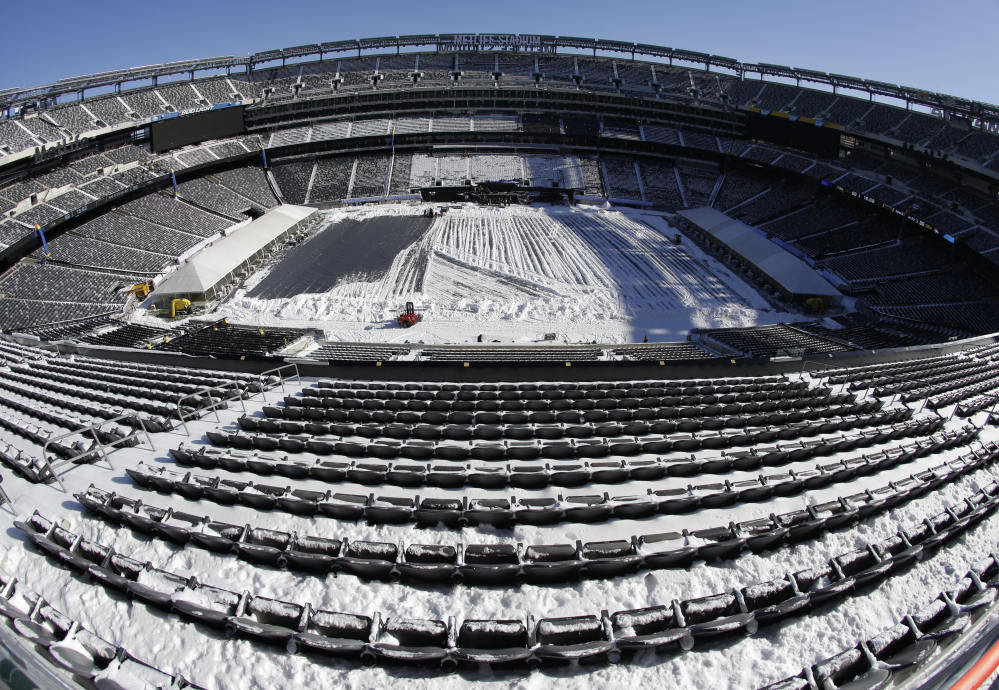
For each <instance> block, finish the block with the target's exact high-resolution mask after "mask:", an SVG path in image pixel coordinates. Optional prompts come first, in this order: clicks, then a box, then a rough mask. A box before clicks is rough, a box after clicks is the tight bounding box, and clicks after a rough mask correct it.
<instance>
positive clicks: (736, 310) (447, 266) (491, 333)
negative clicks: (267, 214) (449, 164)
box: [139, 204, 796, 344]
mask: <svg viewBox="0 0 999 690" xmlns="http://www.w3.org/2000/svg"><path fill="white" fill-rule="evenodd" d="M426 208H427V206H426V205H414V206H409V205H401V204H400V205H386V206H378V207H374V208H372V209H368V208H364V209H361V210H354V211H349V210H338V211H331V212H328V217H327V220H326V224H324V226H323V229H325V228H328V227H329V226H330V225H332V224H334V223H337V222H338V221H340V220H343V219H344V218H348V217H351V218H355V219H358V218H374V217H377V216H381V215H407V214H408V215H419V214H422V213H423V212H424V211H425V210H426ZM438 208H439V207H438ZM323 229H321V230H320V231H319V232H322V231H323ZM677 232H678V231H677V230H675V229H674V228H673V227H672V226H671V225H670V219H669V216H668V215H667V214H662V213H653V212H645V211H640V210H639V211H636V210H611V209H608V208H596V207H585V206H577V207H572V208H568V207H537V206H536V207H510V208H505V209H499V208H483V207H478V206H475V205H471V204H464V205H460V207H453V206H452V207H450V208H449V210H448V212H447V214H446V215H444V216H439V217H437V218H436V220H435V222H434V223H433V225H432V227H431V228H430V230H429V231H428V232H427V233H425V234H424V235H423V237H422V238H421V239H420V240H418V241H416V242H415V243H413V244H411V245H410V246H409V247H408V248H406V249H404V250H403V251H401V252H400V253H399V254H398V255H397V256H396V257H395V260H394V261H393V262H392V265H391V268H390V269H389V270H388V271H386V272H385V273H384V275H380V276H374V277H372V276H365V280H356V281H351V280H343V281H341V282H340V283H339V284H337V285H336V286H335V287H334V288H333V289H332V290H330V291H329V292H326V293H322V294H310V293H305V294H299V295H297V296H293V297H290V298H281V299H259V298H251V297H249V296H248V293H249V292H251V291H252V289H253V288H254V287H255V286H256V285H257V284H258V283H259V282H260V281H261V280H262V279H263V277H264V276H266V275H267V274H268V272H269V271H271V270H272V269H274V267H275V265H276V264H277V263H278V262H279V261H280V259H281V258H282V255H281V254H279V255H277V256H276V257H275V258H274V259H272V260H271V261H270V262H269V263H268V264H267V265H265V266H264V267H262V268H261V269H260V270H258V271H257V272H256V273H255V274H254V275H252V276H250V277H249V278H248V279H247V280H246V281H245V283H244V284H243V285H242V286H241V287H240V289H239V290H237V291H236V292H235V293H234V294H233V295H232V296H230V297H229V299H228V300H226V301H225V302H224V303H223V304H222V306H221V307H220V308H219V309H218V310H217V312H216V314H217V315H218V316H224V317H228V318H229V319H230V320H232V321H234V322H237V323H250V324H260V325H264V326H268V325H269V326H279V325H280V326H286V327H311V328H322V329H324V330H325V332H326V334H327V336H328V337H329V338H330V339H333V340H341V341H352V342H404V341H409V342H421V341H422V342H424V343H428V344H441V343H466V342H473V341H475V340H476V337H477V336H478V335H479V334H482V335H483V339H484V340H485V341H486V342H491V341H499V342H503V343H529V342H535V341H539V340H541V339H542V337H543V334H545V333H552V332H555V333H557V341H558V342H569V343H577V342H587V343H589V342H593V341H596V342H598V343H627V342H640V341H642V339H643V338H644V337H645V336H646V335H647V336H648V337H649V340H650V341H676V340H684V339H686V335H687V332H688V331H689V330H690V329H691V328H714V327H736V326H752V325H759V324H770V323H778V322H781V321H793V320H795V318H796V317H795V316H794V315H792V314H789V313H787V312H783V311H777V310H776V309H775V308H774V307H773V306H772V305H771V304H770V303H768V301H767V300H766V299H764V298H763V297H762V296H761V295H760V294H759V293H758V292H757V291H756V290H755V288H753V287H752V286H751V285H749V284H747V283H746V282H745V281H744V280H743V279H742V278H741V277H739V276H738V275H737V274H734V273H733V272H732V271H730V270H729V269H728V268H727V267H725V266H724V265H723V264H722V263H720V262H718V261H717V260H715V259H714V258H713V257H710V256H709V255H706V254H705V253H704V252H702V251H701V250H700V249H699V248H698V247H697V246H695V245H694V244H693V243H692V242H690V241H689V240H687V239H686V238H685V240H684V242H683V244H682V245H681V246H676V245H674V244H673V241H672V237H673V235H674V234H676V233H677ZM407 301H412V302H414V303H415V304H416V306H417V308H418V310H419V311H420V312H421V313H422V314H423V315H424V318H423V322H422V323H420V324H418V325H417V326H415V327H414V328H412V329H401V328H399V327H398V326H397V325H396V323H395V316H396V315H397V314H398V312H399V310H400V309H401V308H402V307H403V306H404V304H405V302H407ZM139 318H141V315H140V317H139Z"/></svg>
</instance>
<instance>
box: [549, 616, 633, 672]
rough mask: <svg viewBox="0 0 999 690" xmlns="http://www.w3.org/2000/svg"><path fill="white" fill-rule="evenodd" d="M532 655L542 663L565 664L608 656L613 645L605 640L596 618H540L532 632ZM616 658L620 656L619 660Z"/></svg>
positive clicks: (602, 628)
mask: <svg viewBox="0 0 999 690" xmlns="http://www.w3.org/2000/svg"><path fill="white" fill-rule="evenodd" d="M535 637H536V639H537V643H538V646H537V647H536V648H535V649H534V655H535V656H536V657H538V658H539V659H543V660H545V661H561V662H568V661H572V660H579V659H585V658H588V657H610V656H611V655H613V654H614V653H615V649H614V643H613V642H612V641H611V640H609V639H607V632H606V629H605V628H604V624H603V621H601V620H600V619H599V618H598V617H597V616H575V617H572V618H542V619H541V620H539V621H538V625H537V628H536V629H535ZM618 658H619V657H618Z"/></svg>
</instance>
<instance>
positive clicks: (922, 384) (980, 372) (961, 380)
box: [874, 364, 995, 400]
mask: <svg viewBox="0 0 999 690" xmlns="http://www.w3.org/2000/svg"><path fill="white" fill-rule="evenodd" d="M992 369H993V367H991V366H990V365H988V364H982V365H979V366H977V367H974V368H969V369H962V370H959V371H954V372H949V373H944V374H939V375H934V376H930V377H926V378H922V379H919V380H916V381H910V382H907V383H901V384H897V385H893V386H885V387H878V388H875V389H874V394H875V395H876V396H877V397H879V398H883V397H890V396H893V395H904V396H905V397H906V398H909V399H911V400H921V399H922V398H927V397H931V396H934V395H939V394H940V393H945V392H947V391H950V390H954V389H956V388H960V387H962V386H966V385H968V384H969V383H978V382H979V381H987V380H988V379H990V378H992V377H993V376H995V373H994V372H993V371H992Z"/></svg>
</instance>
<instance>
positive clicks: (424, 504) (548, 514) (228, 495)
mask: <svg viewBox="0 0 999 690" xmlns="http://www.w3.org/2000/svg"><path fill="white" fill-rule="evenodd" d="M978 433H979V432H978V430H973V431H966V432H964V433H961V434H954V435H950V434H947V435H942V436H940V437H938V438H937V437H930V438H929V439H927V441H926V443H916V444H913V445H911V446H910V447H908V448H902V449H901V452H898V453H895V452H892V453H883V454H875V455H873V456H871V457H860V458H853V459H850V460H843V461H841V462H839V463H833V464H829V465H825V466H822V467H817V468H813V469H808V470H805V471H802V472H794V473H792V472H789V473H788V474H786V475H777V476H776V477H775V478H774V479H773V480H772V481H771V480H770V479H768V478H767V477H764V476H760V477H757V478H754V479H746V480H741V481H735V482H732V481H728V480H725V481H722V482H718V483H712V484H705V485H700V486H688V487H686V488H685V489H660V490H656V491H652V490H649V495H647V496H616V497H610V496H609V495H608V494H606V493H605V494H603V495H581V496H567V497H565V498H563V497H562V496H559V497H558V498H525V497H521V498H520V499H518V498H517V497H516V496H512V497H510V498H509V500H508V499H507V498H472V499H470V498H469V497H467V496H464V497H462V498H461V499H458V498H424V499H422V500H421V499H420V497H419V496H416V497H415V498H413V497H409V496H378V497H377V498H376V497H375V495H374V494H370V495H368V496H364V495H357V494H348V493H339V492H338V493H333V492H332V491H329V490H327V491H325V492H320V491H314V490H307V489H292V488H291V487H290V486H285V487H280V486H273V485H267V484H255V483H253V482H242V481H238V480H233V479H223V478H221V477H201V476H198V475H194V474H192V473H190V472H188V473H185V474H181V473H178V472H173V471H171V470H167V469H166V468H163V467H151V466H148V465H144V464H140V465H138V466H137V467H133V468H128V469H127V470H126V471H127V472H128V474H129V476H130V477H132V479H133V480H134V481H135V483H136V484H137V485H139V486H142V487H144V488H147V489H150V490H153V491H158V492H160V493H168V494H169V493H174V492H176V493H179V494H180V495H182V496H183V497H184V498H187V499H188V500H194V501H199V500H208V501H212V502H215V503H219V504H221V505H235V504H237V503H239V504H242V505H245V506H248V507H250V508H253V509H254V510H258V511H268V510H276V509H279V510H282V511H285V512H288V513H291V514H294V515H302V516H309V517H315V516H320V515H321V516H324V517H329V518H333V519H336V520H346V521H357V520H360V519H366V520H367V521H368V522H369V523H372V524H405V523H409V522H413V521H415V522H417V523H418V524H425V525H436V524H438V523H441V524H444V525H446V526H448V527H454V528H460V527H463V526H465V525H480V524H489V525H493V526H495V527H500V528H511V527H512V526H513V525H515V524H531V525H548V524H556V523H558V522H562V521H569V522H582V523H592V522H602V521H605V520H609V519H612V518H613V519H642V518H648V517H652V516H653V515H655V514H657V513H663V514H669V515H675V514H681V513H689V512H693V511H696V510H699V509H715V508H724V507H728V506H731V505H734V504H736V503H761V502H765V501H769V500H771V499H773V498H775V497H780V496H793V495H797V494H800V493H801V492H803V491H806V490H815V489H818V488H823V487H827V486H830V485H832V484H837V483H842V482H849V481H852V480H853V479H855V478H856V477H858V476H869V475H872V474H875V473H878V472H882V471H887V470H889V469H892V468H894V467H896V466H898V465H899V464H900V463H903V462H910V461H911V460H913V459H915V458H919V457H925V456H927V455H930V454H932V453H938V452H942V451H945V450H948V449H951V448H955V447H959V446H963V445H966V444H968V443H970V442H972V441H973V440H975V439H976V438H977V437H978ZM692 469H693V470H695V471H696V470H697V469H699V468H698V467H697V466H696V465H695V467H694V468H692ZM474 474H476V473H474V472H473V473H467V474H466V480H469V484H471V483H472V481H471V479H472V477H473V475H474ZM482 474H483V475H484V479H485V480H489V479H492V480H493V485H492V486H490V485H489V484H488V483H487V481H483V482H481V483H480V485H482V486H483V488H487V489H494V488H500V487H502V486H505V485H506V484H507V483H508V482H509V475H508V474H507V473H506V472H505V471H502V470H501V471H500V472H497V473H488V472H482ZM490 474H492V477H490ZM688 476H689V475H688ZM540 478H541V477H539V479H540ZM528 488H529V489H531V488H541V486H540V481H539V482H538V486H536V487H528Z"/></svg>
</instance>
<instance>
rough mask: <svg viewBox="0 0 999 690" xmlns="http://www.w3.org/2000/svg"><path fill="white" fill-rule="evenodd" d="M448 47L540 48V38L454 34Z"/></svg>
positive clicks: (514, 35) (511, 35)
mask: <svg viewBox="0 0 999 690" xmlns="http://www.w3.org/2000/svg"><path fill="white" fill-rule="evenodd" d="M450 45H452V46H454V47H455V48H477V49H481V48H540V47H541V37H540V36H518V35H516V34H456V35H455V36H453V37H452V38H451V43H450Z"/></svg>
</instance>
